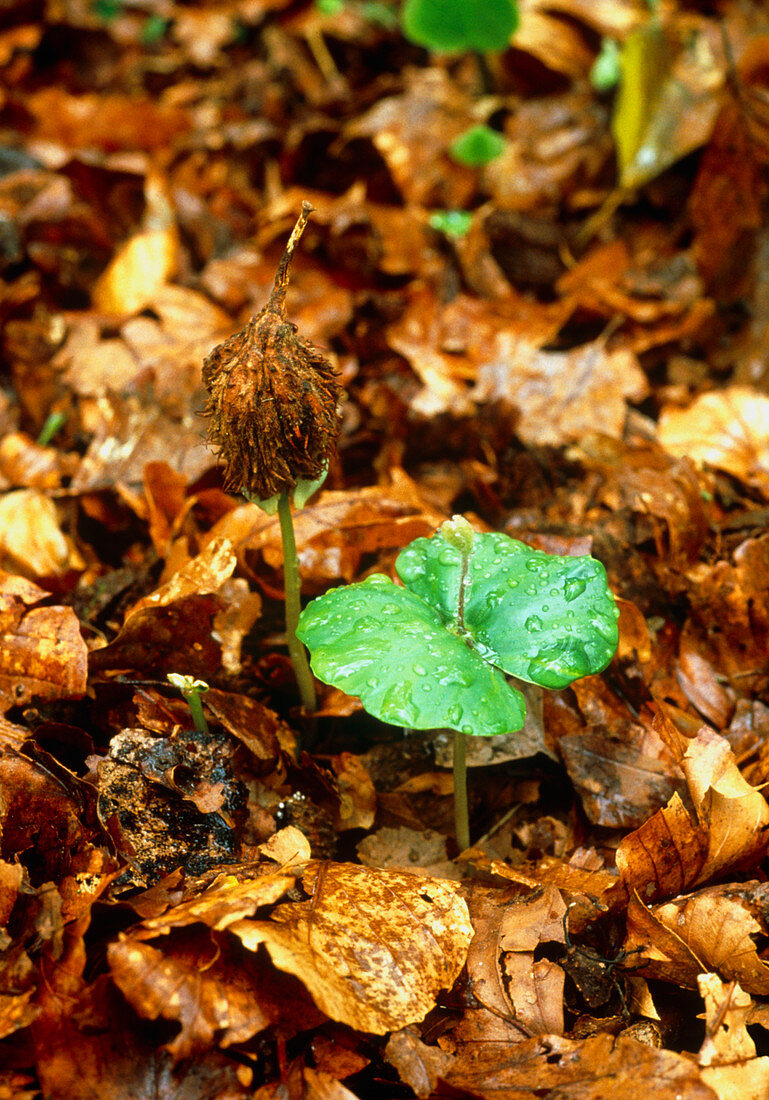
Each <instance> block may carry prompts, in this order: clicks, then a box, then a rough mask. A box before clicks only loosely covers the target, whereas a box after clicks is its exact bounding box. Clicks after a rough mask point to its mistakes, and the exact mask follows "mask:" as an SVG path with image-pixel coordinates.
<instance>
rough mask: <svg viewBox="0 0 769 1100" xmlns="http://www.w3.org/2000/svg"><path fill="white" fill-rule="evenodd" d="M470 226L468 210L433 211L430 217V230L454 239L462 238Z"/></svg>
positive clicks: (471, 219)
mask: <svg viewBox="0 0 769 1100" xmlns="http://www.w3.org/2000/svg"><path fill="white" fill-rule="evenodd" d="M472 224H473V215H472V213H471V212H470V211H469V210H435V211H433V213H432V214H431V215H430V228H431V229H435V230H437V231H438V232H439V233H443V234H444V236H446V237H452V238H454V239H457V238H459V237H464V235H465V234H466V233H467V231H468V229H469V228H470V226H471V225H472Z"/></svg>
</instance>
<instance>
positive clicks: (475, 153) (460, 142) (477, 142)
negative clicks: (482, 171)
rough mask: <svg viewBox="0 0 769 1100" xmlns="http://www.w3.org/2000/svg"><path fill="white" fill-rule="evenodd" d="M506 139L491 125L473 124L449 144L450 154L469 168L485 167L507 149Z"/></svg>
mask: <svg viewBox="0 0 769 1100" xmlns="http://www.w3.org/2000/svg"><path fill="white" fill-rule="evenodd" d="M506 144H507V143H506V142H505V139H504V138H503V137H502V135H501V134H500V133H499V131H498V130H492V129H491V127H490V126H483V125H480V126H471V127H470V129H469V130H465V132H464V133H463V134H460V135H459V137H458V138H456V139H455V140H454V141H452V143H451V145H450V146H449V155H450V156H451V157H452V158H453V159H454V160H455V161H457V163H458V164H464V165H465V166H466V167H467V168H483V166H484V165H486V164H488V163H489V161H492V160H494V159H495V158H496V157H498V156H499V154H500V153H502V152H503V151H504V149H505V145H506Z"/></svg>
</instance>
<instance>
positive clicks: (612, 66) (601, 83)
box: [590, 38, 622, 92]
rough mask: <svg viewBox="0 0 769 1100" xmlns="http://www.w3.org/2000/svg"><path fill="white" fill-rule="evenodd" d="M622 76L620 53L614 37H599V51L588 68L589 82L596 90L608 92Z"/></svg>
mask: <svg viewBox="0 0 769 1100" xmlns="http://www.w3.org/2000/svg"><path fill="white" fill-rule="evenodd" d="M621 76H622V53H621V50H620V45H619V42H617V41H616V39H614V38H603V39H601V51H600V53H599V54H598V57H597V58H596V59H595V61H594V62H593V64H592V66H591V68H590V83H591V85H592V86H593V87H594V88H595V90H596V91H597V92H610V91H611V90H612V88H616V87H617V85H618V84H619V82H620V78H621Z"/></svg>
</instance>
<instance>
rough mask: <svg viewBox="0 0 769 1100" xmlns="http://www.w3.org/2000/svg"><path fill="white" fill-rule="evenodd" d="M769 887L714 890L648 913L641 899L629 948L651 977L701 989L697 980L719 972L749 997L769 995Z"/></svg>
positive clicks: (631, 919)
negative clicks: (766, 942)
mask: <svg viewBox="0 0 769 1100" xmlns="http://www.w3.org/2000/svg"><path fill="white" fill-rule="evenodd" d="M766 898H767V889H766V886H765V884H763V883H759V882H745V883H733V884H730V885H727V886H709V887H706V888H705V889H704V890H698V891H697V892H696V893H694V894H689V895H684V896H681V897H678V898H675V899H674V900H673V901H669V902H665V903H663V904H662V905H657V906H654V907H653V908H651V909H648V908H647V907H646V906H645V905H644V904H643V902H642V901H641V900H640V898H639V897H638V895H636V896H635V897H634V898H631V900H630V904H629V907H628V935H627V938H626V940H625V945H624V946H625V948H626V949H627V950H631V951H632V950H634V949H640V951H639V953H638V955H637V958H636V959H635V960H634V963H635V962H636V961H637V962H638V963H639V969H640V971H641V972H642V973H643V974H644V975H645V976H646V977H656V978H662V979H664V980H666V981H673V982H676V983H677V984H679V985H688V986H690V987H691V988H696V986H697V976H698V975H699V974H702V973H704V972H705V971H714V972H715V973H717V974H718V975H719V977H721V978H722V979H723V980H724V981H727V982H728V981H732V980H734V981H737V982H739V984H740V985H741V986H742V988H743V989H744V990H745V991H746V992H748V993H756V994H763V995H766V994H767V992H769V965H767V963H765V962H764V960H763V958H762V957H761V956H760V954H759V948H758V943H757V938H758V937H764V936H765V935H766V931H767V923H766V918H765V912H766Z"/></svg>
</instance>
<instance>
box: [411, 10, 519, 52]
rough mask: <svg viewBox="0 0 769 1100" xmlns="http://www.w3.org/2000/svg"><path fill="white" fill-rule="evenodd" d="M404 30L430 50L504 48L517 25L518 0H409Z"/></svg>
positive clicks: (418, 43)
mask: <svg viewBox="0 0 769 1100" xmlns="http://www.w3.org/2000/svg"><path fill="white" fill-rule="evenodd" d="M401 24H402V26H403V33H404V34H405V35H406V37H407V38H408V39H410V40H411V41H412V42H416V43H417V45H419V46H425V47H427V49H428V50H438V51H441V52H445V53H453V52H458V51H465V50H477V51H480V52H481V53H483V52H485V51H487V50H504V49H505V48H506V47H507V45H508V43H509V41H510V36H511V35H512V33H513V31H514V30H515V29H516V27H517V26H518V6H517V4H516V3H515V0H406V3H405V4H404V5H403V9H402V13H401Z"/></svg>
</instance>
